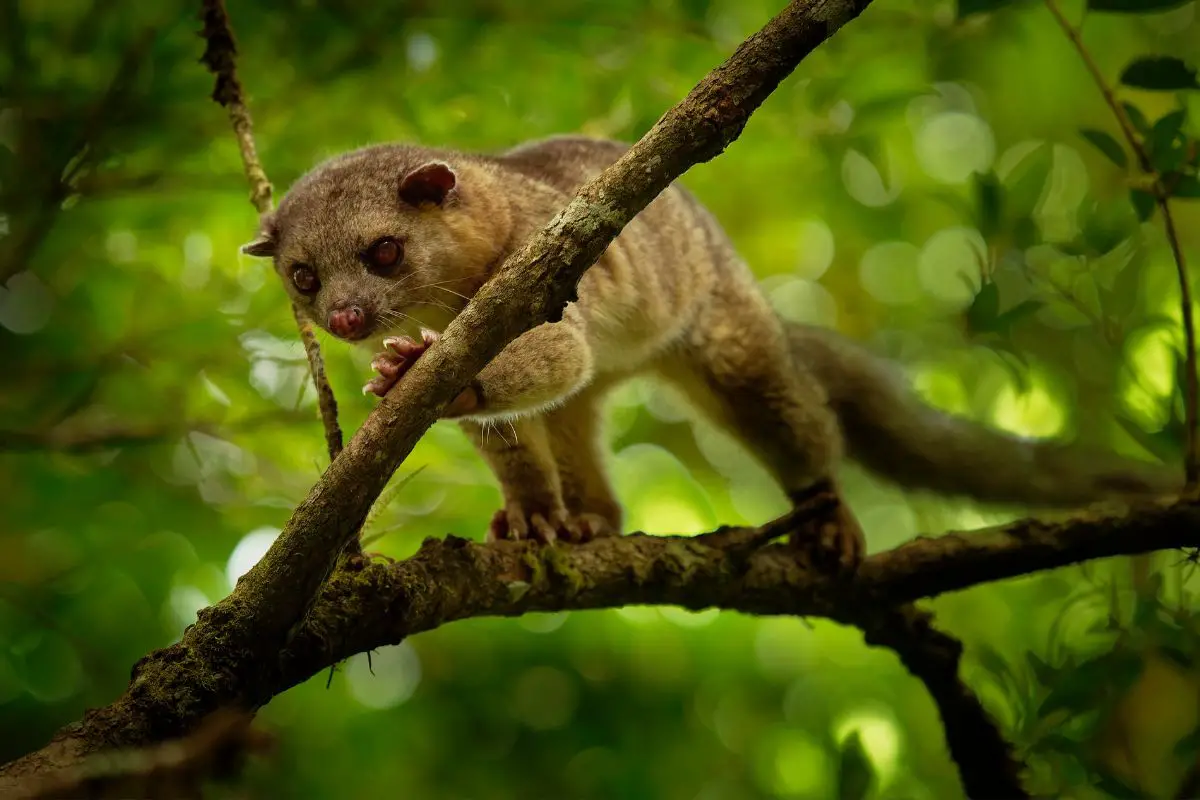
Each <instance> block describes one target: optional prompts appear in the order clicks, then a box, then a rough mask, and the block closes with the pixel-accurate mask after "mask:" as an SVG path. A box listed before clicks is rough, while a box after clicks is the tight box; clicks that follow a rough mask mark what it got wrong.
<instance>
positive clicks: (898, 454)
mask: <svg viewBox="0 0 1200 800" xmlns="http://www.w3.org/2000/svg"><path fill="white" fill-rule="evenodd" d="M788 335H789V337H790V339H791V345H792V353H793V357H794V358H795V359H796V362H797V364H798V365H802V368H803V369H804V370H805V371H806V372H808V373H810V374H811V375H813V376H814V377H815V378H816V379H817V380H818V381H820V382H821V383H822V384H823V385H824V386H825V388H826V390H827V392H828V393H829V397H830V403H831V404H832V405H833V406H834V408H835V410H836V411H837V414H838V418H839V420H840V423H841V427H842V435H843V436H844V437H845V441H846V447H847V455H848V456H849V457H850V458H851V459H853V460H854V461H856V462H858V463H859V464H861V465H862V466H864V467H866V468H867V469H869V470H871V471H872V472H875V473H877V474H879V475H880V476H881V477H884V478H886V479H889V480H891V481H893V482H895V483H897V484H899V485H902V486H905V487H908V488H913V489H925V490H930V491H933V492H936V493H939V494H944V495H959V496H967V497H971V498H974V499H976V500H981V501H985V502H995V503H1019V504H1022V505H1027V506H1042V507H1062V508H1066V507H1076V506H1084V505H1089V504H1091V503H1093V502H1097V501H1100V500H1106V499H1132V498H1136V497H1145V496H1155V495H1166V494H1172V493H1175V492H1178V491H1179V490H1180V489H1181V488H1182V485H1183V476H1182V474H1181V473H1182V470H1173V469H1168V468H1167V467H1164V466H1162V465H1154V464H1145V463H1142V462H1138V461H1133V460H1129V459H1124V458H1120V457H1117V456H1114V455H1112V454H1107V453H1103V452H1089V451H1087V450H1085V449H1082V448H1077V447H1074V446H1070V445H1064V444H1061V443H1056V442H1050V441H1037V440H1027V439H1020V438H1017V437H1014V436H1008V435H1005V434H1003V433H1000V432H998V431H995V430H991V429H989V428H986V427H984V426H982V425H979V424H977V423H975V422H971V421H970V420H967V419H964V418H962V417H957V416H953V415H950V414H946V413H943V412H941V411H938V410H936V409H933V408H931V407H930V406H928V405H926V404H925V403H924V402H922V401H921V400H920V398H918V397H917V395H916V393H915V392H913V391H912V389H911V388H910V387H909V385H908V383H907V381H906V380H905V379H904V377H903V376H902V375H900V374H899V371H898V370H896V369H895V367H894V366H893V365H892V364H890V363H889V362H887V361H884V360H883V359H880V358H877V357H875V356H873V355H871V354H870V353H868V352H867V351H866V350H865V349H863V348H862V347H860V346H859V345H856V344H854V343H853V342H851V341H850V340H848V339H845V338H843V337H841V336H839V335H838V334H836V333H834V332H832V331H829V330H824V329H821V328H814V327H810V326H805V325H789V326H788ZM1176 473H1180V474H1176Z"/></svg>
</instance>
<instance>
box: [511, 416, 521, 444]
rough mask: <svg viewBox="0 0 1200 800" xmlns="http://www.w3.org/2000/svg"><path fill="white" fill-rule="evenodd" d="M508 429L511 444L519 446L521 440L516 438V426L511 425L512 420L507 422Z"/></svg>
mask: <svg viewBox="0 0 1200 800" xmlns="http://www.w3.org/2000/svg"><path fill="white" fill-rule="evenodd" d="M508 429H509V430H510V431H512V435H513V443H514V444H517V445H519V444H521V440H520V439H519V438H517V426H516V425H513V423H512V420H511V419H510V420H509V421H508Z"/></svg>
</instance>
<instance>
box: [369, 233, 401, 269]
mask: <svg viewBox="0 0 1200 800" xmlns="http://www.w3.org/2000/svg"><path fill="white" fill-rule="evenodd" d="M362 260H363V263H364V264H366V265H367V269H369V270H371V271H372V272H384V273H386V272H388V271H389V270H391V269H392V268H393V267H395V266H396V265H397V264H399V263H400V262H401V261H403V260H404V245H403V244H402V243H401V242H400V241H399V240H398V239H394V238H392V237H391V236H385V237H383V238H382V239H380V240H379V241H377V242H375V243H374V244H372V245H371V246H370V247H368V248H367V249H366V250H365V251H364V252H363V254H362Z"/></svg>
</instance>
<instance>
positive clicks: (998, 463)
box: [247, 137, 1178, 561]
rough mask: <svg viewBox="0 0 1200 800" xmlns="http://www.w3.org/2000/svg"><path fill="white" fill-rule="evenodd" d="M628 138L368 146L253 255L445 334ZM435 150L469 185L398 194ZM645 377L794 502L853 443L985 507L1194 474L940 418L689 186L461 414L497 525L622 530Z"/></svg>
mask: <svg viewBox="0 0 1200 800" xmlns="http://www.w3.org/2000/svg"><path fill="white" fill-rule="evenodd" d="M624 150H625V146H624V145H621V144H617V143H614V142H608V141H601V140H594V139H587V138H583V137H559V138H553V139H548V140H543V141H537V142H532V143H529V144H525V145H522V146H520V147H518V148H516V149H514V150H510V151H508V152H507V153H503V154H501V155H497V156H484V155H474V154H463V153H453V152H448V151H438V150H432V149H424V148H416V147H408V146H400V145H384V146H378V147H371V148H366V149H363V150H359V151H355V152H353V153H349V154H347V155H343V156H341V157H338V158H335V159H332V160H331V161H328V162H326V163H324V164H322V165H320V166H318V167H317V168H316V169H314V170H313V171H312V172H310V173H309V174H308V175H306V176H305V177H304V178H302V179H301V180H300V181H299V182H298V183H297V184H296V185H295V186H294V187H293V188H292V189H291V191H290V192H289V193H288V195H287V196H286V197H285V198H284V200H283V202H282V204H281V205H280V207H279V209H278V211H277V212H276V213H274V214H273V215H271V216H269V217H268V218H266V219H265V220H264V224H263V233H262V236H261V238H260V239H259V241H258V242H256V243H254V244H252V245H248V246H247V252H252V253H255V254H259V255H273V256H274V258H275V262H276V265H277V267H278V268H279V270H280V272H281V274H282V275H283V278H284V281H285V283H287V284H288V285H289V287H291V281H290V278H289V275H290V271H289V270H290V269H291V265H292V264H294V263H296V262H303V263H306V264H308V265H310V266H312V267H313V268H315V269H316V270H317V271H318V273H319V275H320V279H321V282H322V289H321V291H320V292H319V293H318V294H317V295H316V296H315V297H312V298H309V297H305V296H303V295H301V294H299V293H298V292H296V291H295V289H294V287H291V291H292V294H293V297H294V298H295V299H296V300H297V302H298V303H299V304H300V306H301V307H302V308H304V309H305V310H306V311H307V313H309V315H310V316H312V318H313V319H314V321H315V322H317V323H318V324H321V325H325V320H326V318H327V316H328V314H329V312H330V309H331V308H333V307H334V306H335V305H336V304H337V303H339V302H345V301H346V300H347V299H353V300H354V301H355V302H357V303H359V304H360V305H361V306H363V307H364V308H366V309H367V310H368V317H369V325H370V329H371V330H370V333H371V334H372V335H375V334H378V333H383V332H385V331H387V330H388V329H391V328H394V327H395V326H394V325H393V324H392V323H393V322H395V321H396V320H397V319H399V317H398V314H399V315H404V316H405V317H409V318H412V319H414V320H416V321H419V322H421V323H423V324H426V325H429V326H432V327H436V328H439V329H440V328H441V327H442V326H443V325H444V324H445V322H446V320H447V319H448V315H452V314H454V313H456V312H457V311H458V310H460V309H461V308H462V307H463V305H465V303H466V298H467V297H469V296H470V295H471V294H472V293H473V292H474V291H476V290H477V289H478V287H479V286H480V285H481V284H482V282H483V281H484V280H485V279H486V277H487V276H488V275H489V274H490V272H491V270H492V269H494V267H495V266H496V265H497V264H498V263H499V262H500V261H501V260H502V259H503V258H504V256H506V255H507V254H508V253H509V252H510V251H511V250H512V249H513V248H515V247H517V246H519V245H520V244H521V243H522V242H523V241H524V240H525V239H526V238H527V237H528V236H530V235H531V234H532V233H534V232H535V231H536V230H538V229H539V228H541V227H542V226H543V225H544V224H545V223H546V222H548V221H549V219H550V218H551V217H552V216H553V215H554V214H555V213H556V212H557V211H558V210H559V209H560V208H561V207H562V206H563V205H565V203H566V201H567V200H568V199H569V197H570V195H571V194H573V192H574V190H575V189H576V188H577V187H578V186H579V185H580V184H581V183H582V182H583V181H585V180H587V179H589V178H590V177H592V176H594V175H596V174H598V173H599V172H600V171H601V170H603V169H604V168H605V167H606V166H607V165H608V164H610V163H611V162H612V161H614V160H615V159H616V158H617V157H618V156H619V155H620V154H621V153H622V152H623V151H624ZM438 160H440V161H444V162H445V163H447V164H448V165H450V167H451V168H452V169H453V170H454V172H455V173H456V176H457V184H456V186H455V189H454V191H453V193H452V194H451V195H450V196H449V197H447V199H446V201H445V202H444V203H443V204H442V205H440V206H437V205H435V206H432V207H420V208H415V207H411V206H407V205H405V204H404V203H403V202H402V201H400V200H399V199H398V197H397V186H398V185H399V182H400V180H401V179H402V178H403V177H404V176H405V175H408V174H410V173H411V172H412V171H413V170H414V169H416V168H418V167H420V166H421V165H423V164H427V163H428V162H430V161H438ZM384 235H390V236H402V237H403V239H404V241H405V263H404V267H403V270H402V271H401V273H400V274H399V275H396V276H391V277H387V278H384V277H379V276H376V275H372V274H369V273H368V272H367V271H366V270H365V268H364V267H363V266H362V264H361V263H360V262H359V260H358V258H357V255H356V254H357V253H358V252H360V251H361V250H362V249H363V248H364V247H366V246H367V245H368V244H370V243H371V242H372V241H373V240H374V239H376V238H377V237H380V236H384ZM376 341H377V338H376ZM637 374H650V375H655V376H658V377H660V378H662V379H665V380H666V381H669V382H670V383H672V384H674V385H676V386H678V387H680V388H681V389H682V390H683V391H684V392H685V393H686V394H687V396H688V397H689V398H691V400H692V401H693V402H694V404H695V406H696V407H697V409H698V410H699V411H700V412H701V413H702V414H704V415H706V416H707V417H709V418H710V419H711V420H713V421H714V422H716V423H717V424H719V425H721V426H722V427H724V428H725V429H727V430H728V431H730V432H732V433H733V434H734V435H736V436H737V437H738V438H739V439H740V440H741V441H742V442H743V443H745V445H746V446H747V447H748V448H749V449H750V450H751V451H753V452H754V453H755V454H756V455H757V456H758V457H759V458H760V459H761V460H762V461H763V463H764V464H765V465H766V466H767V467H768V468H769V469H770V471H771V472H772V474H773V475H774V476H775V477H776V479H777V480H778V481H779V483H780V484H781V486H782V487H783V488H784V489H785V490H786V491H787V492H789V494H790V495H791V496H793V497H795V498H797V501H799V498H801V497H804V496H806V495H811V494H812V492H814V491H826V492H828V491H832V492H835V493H836V488H835V487H836V481H835V470H836V466H837V463H838V461H839V459H840V458H841V457H842V456H843V449H846V450H848V452H847V453H845V455H848V456H849V457H851V458H855V459H856V460H859V461H860V462H861V463H862V464H863V465H864V466H866V467H868V468H870V469H872V470H875V471H876V472H878V473H880V474H881V475H883V476H885V477H887V478H890V479H892V480H894V481H896V482H898V483H900V484H903V485H905V486H910V487H915V488H924V489H931V490H934V491H938V492H942V493H946V494H965V495H969V496H972V497H975V498H978V499H981V500H989V501H1015V502H1021V503H1027V504H1034V505H1047V506H1058V505H1076V504H1083V503H1087V502H1090V501H1093V500H1098V499H1103V498H1105V497H1107V496H1110V495H1112V494H1116V493H1120V494H1125V495H1140V494H1153V493H1158V492H1163V491H1169V490H1171V489H1174V488H1177V485H1178V481H1176V479H1175V478H1174V476H1173V475H1171V474H1169V473H1168V472H1166V471H1165V470H1162V469H1156V468H1152V467H1147V466H1144V465H1141V464H1136V463H1132V462H1128V461H1123V460H1119V459H1112V458H1109V459H1101V460H1092V459H1089V458H1087V457H1081V456H1080V454H1078V453H1075V452H1074V451H1071V450H1063V449H1061V448H1059V447H1056V446H1055V445H1053V444H1046V443H1034V442H1026V441H1023V440H1019V439H1016V438H1013V437H1009V436H1004V435H1002V434H999V433H996V432H993V431H990V430H987V429H985V428H983V427H981V426H979V425H976V424H974V423H971V422H969V421H966V420H963V419H960V418H955V417H951V416H948V415H945V414H942V413H940V412H937V411H934V410H933V409H931V408H929V407H928V406H926V405H924V404H922V403H920V402H919V401H918V400H917V399H916V398H915V396H914V395H913V394H912V393H911V391H910V390H909V389H908V388H907V386H906V385H905V384H904V383H903V382H902V381H901V380H900V379H899V378H898V377H897V376H896V375H895V374H894V373H893V371H892V369H891V367H890V365H888V364H886V363H884V362H881V361H879V360H877V359H875V358H874V357H872V356H870V355H868V354H867V353H866V352H865V351H864V350H862V349H861V348H859V347H858V346H856V345H854V344H852V343H851V342H849V341H847V340H845V339H842V338H841V337H839V336H837V335H836V334H834V333H832V332H829V331H823V330H819V329H816V328H810V327H805V326H798V325H789V324H785V323H783V322H782V321H781V320H780V319H779V318H778V317H777V316H776V315H775V314H774V313H773V312H772V310H771V308H770V307H769V305H768V304H767V302H766V300H765V299H764V297H763V296H762V294H761V293H760V292H759V290H758V287H757V284H756V282H755V279H754V277H753V275H752V273H751V271H750V270H749V269H748V268H747V267H746V265H745V264H744V263H743V262H742V261H741V260H740V259H739V258H738V256H737V254H736V253H735V252H734V250H733V247H732V246H731V244H730V242H729V240H728V238H727V237H726V236H725V234H724V232H723V231H722V230H721V228H720V226H719V225H718V224H717V222H716V221H715V220H714V219H713V218H712V216H711V215H710V214H709V213H708V212H707V211H706V210H705V209H704V208H703V207H702V206H701V205H700V204H699V203H698V202H697V201H696V200H695V199H694V198H693V197H692V196H691V195H690V194H688V193H687V192H686V191H685V190H684V189H682V188H680V187H678V186H672V187H671V188H669V189H668V190H667V191H665V192H664V193H663V194H662V195H660V196H659V197H658V198H657V199H656V200H655V201H654V202H653V203H651V204H650V205H649V206H648V207H647V208H646V209H645V210H644V211H643V212H642V213H641V214H639V215H638V216H637V217H636V218H635V219H634V220H633V221H632V222H631V223H630V224H629V225H628V226H627V227H626V228H625V230H624V231H623V232H622V233H621V235H620V236H619V237H617V239H616V240H615V241H614V242H613V244H612V245H611V246H610V247H609V248H608V250H607V251H606V252H605V254H604V256H603V257H602V258H601V259H600V260H599V261H598V262H597V263H596V264H595V266H593V267H592V268H591V269H589V270H588V271H587V273H586V274H585V275H584V278H583V280H582V282H581V283H580V285H579V299H578V301H577V302H576V303H574V304H572V305H571V306H569V307H568V309H567V311H566V313H565V314H564V316H563V319H562V321H560V322H556V323H550V324H544V325H540V326H538V327H536V328H534V329H532V330H530V331H528V332H527V333H525V334H524V335H522V336H520V337H519V338H517V339H516V340H515V341H513V342H512V343H511V344H509V346H508V347H507V348H505V350H504V351H503V352H502V353H501V354H500V355H499V356H498V357H497V358H496V359H495V360H494V361H492V362H491V363H490V364H489V365H488V366H487V367H486V368H484V370H483V371H482V372H481V373H480V375H479V378H478V388H479V390H480V391H479V395H478V397H476V398H475V400H477V401H478V405H477V406H476V407H474V408H473V409H471V411H470V413H469V414H467V415H465V417H464V419H463V420H462V424H463V427H464V429H466V430H467V432H468V434H469V435H470V436H471V437H472V439H473V440H474V441H475V442H476V444H477V446H478V447H479V449H480V451H481V452H482V454H483V456H484V457H485V458H486V459H487V461H488V463H489V464H490V465H491V467H492V469H493V470H494V471H495V473H496V475H497V477H498V478H499V480H500V483H501V485H502V487H503V491H504V497H505V503H506V509H505V511H503V512H500V513H499V514H498V515H497V520H496V521H495V523H494V525H493V532H494V533H495V534H496V535H502V536H505V535H506V536H514V537H523V536H526V535H538V536H541V537H542V538H547V537H549V536H550V535H552V533H548V532H547V531H554V532H557V533H558V534H560V535H561V534H565V535H568V536H570V537H571V538H586V537H587V536H588V535H594V534H599V533H607V532H616V531H620V529H621V511H620V505H619V503H618V502H617V499H616V498H615V497H614V495H613V491H612V488H611V485H610V484H609V481H608V478H607V477H606V472H605V468H604V464H603V461H604V457H603V447H602V433H601V424H600V414H601V402H602V399H603V395H604V393H605V391H606V390H607V389H609V388H610V387H612V386H613V385H615V384H617V383H619V382H620V381H621V380H623V379H626V378H628V377H630V376H633V375H637ZM838 518H839V519H840V522H841V525H840V527H841V528H844V529H846V530H843V531H841V532H840V533H836V534H834V538H835V539H836V540H837V541H834V542H830V544H831V545H832V546H834V547H835V548H837V549H839V550H840V555H841V557H842V558H843V560H848V561H854V560H855V559H857V558H858V557H859V556H860V555H861V541H860V540H859V539H858V537H859V533H858V531H857V527H856V525H855V524H854V523H853V521H852V518H850V517H849V515H847V514H846V513H845V512H844V510H842V511H840V512H839V517H838Z"/></svg>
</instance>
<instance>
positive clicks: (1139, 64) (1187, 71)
mask: <svg viewBox="0 0 1200 800" xmlns="http://www.w3.org/2000/svg"><path fill="white" fill-rule="evenodd" d="M1121 83H1123V84H1125V85H1126V86H1132V87H1134V88H1135V89H1149V90H1151V91H1158V92H1176V91H1180V90H1182V89H1200V82H1198V81H1197V80H1196V68H1195V67H1193V66H1189V65H1188V64H1185V63H1184V62H1183V61H1182V60H1180V59H1178V58H1172V57H1170V56H1147V57H1145V58H1139V59H1137V60H1136V61H1134V62H1132V63H1131V64H1130V65H1129V66H1127V67H1126V68H1125V71H1124V72H1122V73H1121Z"/></svg>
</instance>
